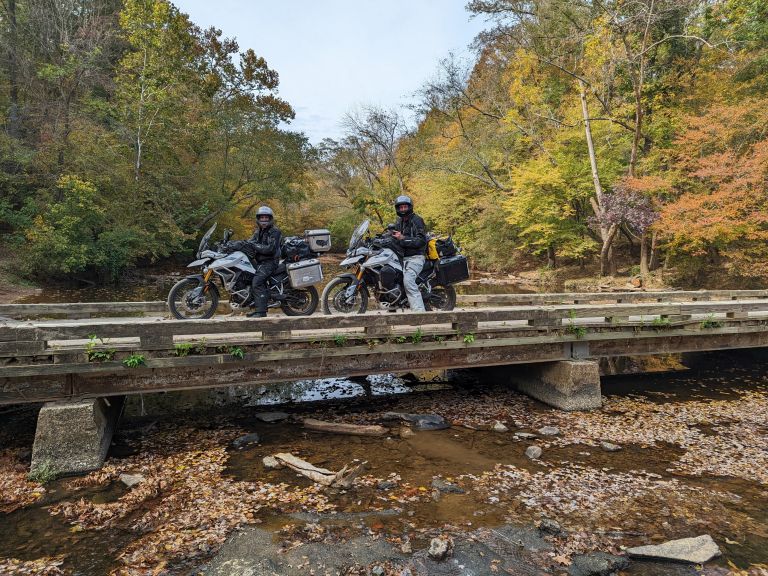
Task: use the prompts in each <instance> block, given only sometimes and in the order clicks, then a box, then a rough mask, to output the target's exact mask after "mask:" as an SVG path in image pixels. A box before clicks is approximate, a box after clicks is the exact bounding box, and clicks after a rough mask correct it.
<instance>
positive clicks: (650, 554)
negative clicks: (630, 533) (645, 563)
mask: <svg viewBox="0 0 768 576" xmlns="http://www.w3.org/2000/svg"><path fill="white" fill-rule="evenodd" d="M627 554H629V556H630V557H632V558H646V559H651V560H673V561H675V562H690V563H692V564H704V562H709V561H710V560H712V559H713V558H717V557H718V556H720V554H721V552H720V548H719V547H718V546H717V544H716V543H715V541H714V540H712V536H710V535H709V534H704V535H702V536H697V537H695V538H680V539H679V540H670V541H668V542H664V543H663V544H656V545H648V546H637V547H635V548H627Z"/></svg>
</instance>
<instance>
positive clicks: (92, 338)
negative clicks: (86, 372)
mask: <svg viewBox="0 0 768 576" xmlns="http://www.w3.org/2000/svg"><path fill="white" fill-rule="evenodd" d="M104 344H105V342H104V340H103V339H102V338H97V337H96V334H90V335H89V336H88V343H87V344H86V345H85V355H86V356H87V357H88V362H105V361H107V360H112V358H114V357H115V349H114V348H106V349H99V348H97V346H103V345H104Z"/></svg>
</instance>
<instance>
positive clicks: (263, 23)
mask: <svg viewBox="0 0 768 576" xmlns="http://www.w3.org/2000/svg"><path fill="white" fill-rule="evenodd" d="M174 4H176V6H178V8H179V9H180V10H181V11H183V12H186V13H187V14H189V16H190V18H191V19H192V21H193V22H194V23H195V24H197V25H198V26H201V27H203V28H207V27H209V26H216V27H217V28H220V29H221V30H222V31H223V33H224V35H225V36H226V37H230V38H232V37H234V38H236V39H237V41H238V43H239V44H240V49H241V51H244V50H245V49H246V48H253V49H254V50H255V52H256V54H257V55H259V56H263V57H264V58H265V59H266V60H267V63H268V64H269V66H270V68H272V69H273V70H276V71H277V72H278V74H279V75H280V87H279V89H278V92H279V95H280V96H281V97H282V98H283V99H285V100H287V101H288V102H289V103H290V104H291V105H292V106H293V107H294V110H295V111H296V119H295V120H294V121H293V122H292V123H291V125H290V127H291V129H293V130H297V131H301V132H304V133H305V134H307V136H308V137H309V139H310V141H311V142H312V143H318V142H319V141H320V140H322V139H323V138H325V137H330V138H338V137H340V136H341V135H342V133H343V130H342V128H341V126H340V121H341V120H342V118H343V116H344V114H346V113H347V112H350V111H354V110H356V109H359V107H360V106H362V105H366V104H373V105H377V106H383V107H386V108H399V107H401V106H403V105H405V104H408V103H409V102H410V101H412V100H413V94H414V92H416V91H417V90H418V89H419V88H420V87H421V86H422V85H423V83H424V82H425V81H427V80H428V79H430V78H433V77H434V76H435V75H436V74H437V67H438V63H439V61H440V60H441V59H442V58H445V57H447V56H448V54H449V53H451V52H453V53H454V54H456V55H457V56H460V57H462V56H463V57H465V58H469V59H471V58H472V52H471V50H470V48H469V44H470V43H471V42H472V40H473V39H474V37H475V36H476V35H477V33H478V32H480V30H482V29H483V27H484V26H485V22H484V21H483V20H482V19H480V18H474V19H471V18H470V14H469V13H468V12H467V11H466V10H465V9H464V6H465V4H466V0H282V1H280V2H275V1H274V0H270V1H266V0H214V1H211V0H174Z"/></svg>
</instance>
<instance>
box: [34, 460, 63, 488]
mask: <svg viewBox="0 0 768 576" xmlns="http://www.w3.org/2000/svg"><path fill="white" fill-rule="evenodd" d="M58 475H59V474H58V472H56V470H55V469H54V467H53V464H51V462H50V461H49V460H43V461H42V462H41V463H40V464H39V465H38V466H36V467H35V469H34V470H33V471H32V472H30V473H29V474H27V478H28V479H29V480H31V481H32V482H39V483H40V484H48V482H52V481H53V480H56V477H57V476H58Z"/></svg>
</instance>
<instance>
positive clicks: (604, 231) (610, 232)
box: [579, 80, 619, 276]
mask: <svg viewBox="0 0 768 576" xmlns="http://www.w3.org/2000/svg"><path fill="white" fill-rule="evenodd" d="M579 93H580V95H581V113H582V116H583V118H584V133H585V135H586V138H587V150H588V151H589V166H590V168H591V169H592V183H593V185H594V187H595V197H594V198H591V199H590V200H591V204H592V209H593V210H594V211H595V216H597V218H598V220H600V221H601V224H600V238H601V239H602V241H603V245H602V247H601V249H600V275H601V276H607V275H609V274H615V273H616V262H615V259H614V257H613V250H611V245H612V244H613V239H614V238H615V236H616V232H617V230H618V229H619V227H618V225H616V224H612V225H610V226H608V225H606V224H603V223H602V222H604V218H603V215H604V214H603V195H604V194H603V186H602V184H600V173H599V171H598V169H597V157H596V156H595V145H594V143H593V142H592V127H591V126H590V124H589V108H588V107H587V88H586V86H585V85H584V81H583V80H579Z"/></svg>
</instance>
